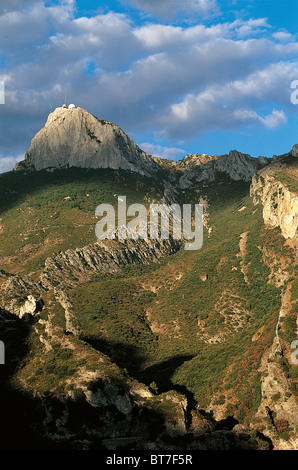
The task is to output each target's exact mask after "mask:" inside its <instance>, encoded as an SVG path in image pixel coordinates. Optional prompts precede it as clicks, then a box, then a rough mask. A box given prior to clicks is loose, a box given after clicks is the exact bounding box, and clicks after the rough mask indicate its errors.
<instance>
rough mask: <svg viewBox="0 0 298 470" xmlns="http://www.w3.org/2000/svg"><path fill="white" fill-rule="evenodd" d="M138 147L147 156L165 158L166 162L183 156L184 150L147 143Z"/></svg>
mask: <svg viewBox="0 0 298 470" xmlns="http://www.w3.org/2000/svg"><path fill="white" fill-rule="evenodd" d="M139 147H140V148H141V149H143V150H144V151H145V152H147V153H148V154H149V155H153V156H154V157H158V158H166V159H168V160H176V159H177V158H178V157H181V156H183V155H185V150H184V149H180V148H177V147H164V146H162V145H156V144H151V143H149V142H143V143H142V144H140V145H139Z"/></svg>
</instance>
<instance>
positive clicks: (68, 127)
mask: <svg viewBox="0 0 298 470" xmlns="http://www.w3.org/2000/svg"><path fill="white" fill-rule="evenodd" d="M68 167H81V168H112V169H124V170H131V171H135V172H138V173H141V174H144V175H148V174H152V172H155V171H156V170H157V169H158V168H159V166H158V164H157V163H156V161H155V160H154V159H153V158H152V157H150V156H149V155H147V154H146V153H145V152H144V151H142V150H141V149H140V148H139V147H138V146H137V145H136V144H135V142H134V141H133V140H132V139H130V138H129V137H128V136H127V134H126V133H125V132H123V131H122V130H121V129H120V128H119V127H118V126H116V125H115V124H112V123H111V122H108V121H103V120H100V119H98V118H97V117H95V116H93V115H92V114H90V113H89V112H88V111H86V110H85V109H83V108H80V107H78V108H75V107H74V108H66V107H58V108H56V109H55V110H54V111H53V112H52V113H50V114H49V116H48V119H47V122H46V124H45V126H44V127H43V128H42V129H41V130H40V131H39V132H38V133H37V134H36V135H35V136H34V138H33V139H32V141H31V145H30V148H29V149H28V150H27V152H26V155H25V160H24V161H22V162H20V163H18V164H17V165H16V167H15V169H16V170H22V169H35V170H44V169H47V170H50V169H57V168H68Z"/></svg>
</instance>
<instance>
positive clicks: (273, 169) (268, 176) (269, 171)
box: [250, 159, 298, 243]
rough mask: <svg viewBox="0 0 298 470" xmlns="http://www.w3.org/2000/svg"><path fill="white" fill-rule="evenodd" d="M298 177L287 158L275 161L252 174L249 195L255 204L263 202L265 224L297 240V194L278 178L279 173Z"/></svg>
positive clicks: (286, 236)
mask: <svg viewBox="0 0 298 470" xmlns="http://www.w3.org/2000/svg"><path fill="white" fill-rule="evenodd" d="M280 173H281V174H282V175H283V176H285V175H288V176H289V178H290V179H291V178H293V181H297V178H298V171H297V169H296V168H295V167H293V166H291V165H289V164H287V160H286V159H282V160H279V161H275V162H273V163H271V164H270V165H269V166H267V167H266V168H263V169H262V170H260V171H258V172H257V173H255V174H254V176H253V178H252V184H251V187H250V195H251V197H252V198H253V201H254V203H255V204H258V203H261V204H262V206H263V218H264V222H265V224H268V225H271V226H274V227H280V230H281V233H282V235H283V236H284V237H285V238H290V239H292V240H293V241H294V242H295V243H297V241H298V239H297V226H298V194H297V193H296V192H294V191H291V189H290V188H289V187H288V185H287V184H285V183H284V180H283V179H282V180H279V179H278V178H279V174H280Z"/></svg>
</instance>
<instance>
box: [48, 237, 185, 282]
mask: <svg viewBox="0 0 298 470" xmlns="http://www.w3.org/2000/svg"><path fill="white" fill-rule="evenodd" d="M179 247H180V241H178V240H174V239H171V238H170V239H169V240H162V239H158V240H151V239H145V240H140V241H137V242H136V241H132V240H123V241H120V240H119V241H118V240H98V241H97V242H96V243H93V244H91V245H87V246H85V247H82V248H76V249H70V250H67V251H65V252H60V253H58V254H57V255H55V256H54V257H51V258H47V259H46V261H45V269H44V271H43V273H42V275H41V283H42V285H43V286H45V287H47V288H51V287H53V286H59V285H61V283H62V284H64V285H67V284H70V285H71V284H73V283H74V282H82V281H84V280H86V279H87V278H88V277H90V276H91V275H93V274H96V273H109V274H113V273H117V272H120V270H121V267H124V266H126V265H129V264H135V263H142V264H148V263H152V262H156V261H158V260H159V259H160V258H161V257H162V256H164V255H166V254H172V253H175V251H177V250H178V249H179Z"/></svg>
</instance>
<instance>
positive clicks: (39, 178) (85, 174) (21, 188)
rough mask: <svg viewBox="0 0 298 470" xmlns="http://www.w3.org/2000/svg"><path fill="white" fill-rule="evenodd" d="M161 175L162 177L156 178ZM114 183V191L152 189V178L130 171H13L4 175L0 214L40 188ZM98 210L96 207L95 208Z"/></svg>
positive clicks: (0, 192) (82, 169) (76, 169)
mask: <svg viewBox="0 0 298 470" xmlns="http://www.w3.org/2000/svg"><path fill="white" fill-rule="evenodd" d="M156 176H158V175H156ZM101 182H102V183H104V184H106V183H111V188H113V190H114V189H115V188H116V187H117V186H118V187H119V190H122V191H124V190H125V188H128V189H130V190H131V189H132V188H135V189H137V187H139V186H141V187H142V188H143V190H144V193H146V191H148V190H149V189H150V188H151V187H152V178H151V177H148V176H142V175H140V174H138V173H136V172H132V171H129V170H113V169H111V168H100V169H86V168H78V167H72V168H65V169H57V170H55V171H51V172H50V171H46V170H40V171H30V172H25V171H10V172H7V173H3V174H1V175H0V213H1V212H2V211H3V212H4V211H6V210H8V209H10V208H12V207H13V206H14V205H15V204H17V203H18V202H20V201H22V200H24V199H25V198H27V197H28V196H31V195H34V194H35V193H37V192H38V191H39V190H40V189H44V188H46V187H52V188H53V194H54V193H55V187H56V186H59V185H61V186H62V185H63V184H67V183H74V184H75V183H85V184H89V183H96V184H100V183H101ZM94 210H95V207H94Z"/></svg>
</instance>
